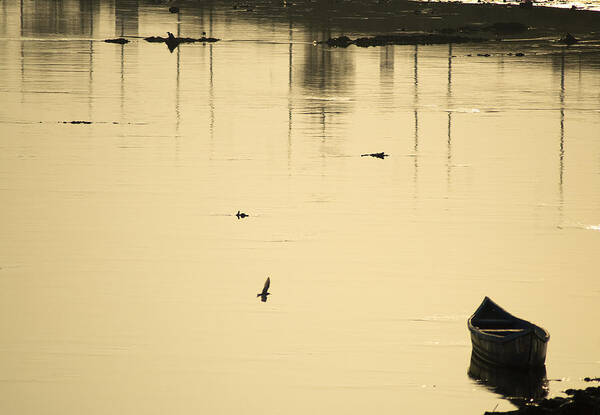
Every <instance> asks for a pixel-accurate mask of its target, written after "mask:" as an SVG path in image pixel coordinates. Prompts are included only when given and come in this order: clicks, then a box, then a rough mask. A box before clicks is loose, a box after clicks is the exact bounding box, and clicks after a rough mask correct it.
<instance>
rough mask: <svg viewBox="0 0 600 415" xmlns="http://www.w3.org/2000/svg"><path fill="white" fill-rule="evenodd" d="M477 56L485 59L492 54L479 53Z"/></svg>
mask: <svg viewBox="0 0 600 415" xmlns="http://www.w3.org/2000/svg"><path fill="white" fill-rule="evenodd" d="M477 56H484V57H486V58H487V57H489V56H490V54H489V53H478V54H477Z"/></svg>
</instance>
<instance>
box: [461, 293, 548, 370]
mask: <svg viewBox="0 0 600 415" xmlns="http://www.w3.org/2000/svg"><path fill="white" fill-rule="evenodd" d="M467 325H468V327H469V331H470V332H471V343H472V344H473V353H474V354H475V355H476V356H477V357H478V358H479V359H481V360H483V361H484V362H487V363H490V364H493V365H497V366H505V367H516V368H533V367H539V366H543V365H544V362H545V360H546V349H547V346H548V340H550V334H548V332H547V331H546V330H545V329H543V328H542V327H539V326H536V325H535V324H533V323H530V322H529V321H525V320H522V319H520V318H517V317H515V316H513V315H512V314H510V313H509V312H507V311H505V310H504V309H503V308H502V307H500V306H499V305H498V304H496V303H495V302H493V301H492V300H491V299H490V298H489V297H485V298H484V299H483V302H482V303H481V305H480V306H479V308H478V309H477V310H476V311H475V313H473V315H472V316H471V317H470V318H469V320H468V321H467Z"/></svg>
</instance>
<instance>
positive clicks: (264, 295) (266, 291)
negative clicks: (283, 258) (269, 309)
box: [256, 277, 271, 303]
mask: <svg viewBox="0 0 600 415" xmlns="http://www.w3.org/2000/svg"><path fill="white" fill-rule="evenodd" d="M270 285H271V277H267V280H266V281H265V286H264V287H263V289H262V291H261V292H260V293H258V294H256V296H257V297H260V301H262V302H263V303H265V302H267V296H268V295H271V293H270V292H269V286H270Z"/></svg>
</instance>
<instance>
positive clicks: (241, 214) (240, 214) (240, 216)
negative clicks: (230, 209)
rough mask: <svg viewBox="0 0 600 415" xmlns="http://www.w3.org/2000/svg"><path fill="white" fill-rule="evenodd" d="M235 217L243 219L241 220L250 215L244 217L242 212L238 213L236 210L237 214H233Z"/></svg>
mask: <svg viewBox="0 0 600 415" xmlns="http://www.w3.org/2000/svg"><path fill="white" fill-rule="evenodd" d="M235 216H237V218H238V219H243V218H247V217H248V216H250V215H246V214H245V213H244V212H240V211H239V210H238V212H237V213H236V214H235Z"/></svg>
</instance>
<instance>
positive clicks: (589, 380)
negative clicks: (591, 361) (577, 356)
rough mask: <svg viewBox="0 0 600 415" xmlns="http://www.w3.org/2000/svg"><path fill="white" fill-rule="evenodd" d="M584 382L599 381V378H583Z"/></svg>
mask: <svg viewBox="0 0 600 415" xmlns="http://www.w3.org/2000/svg"><path fill="white" fill-rule="evenodd" d="M583 380H584V381H586V382H600V378H583Z"/></svg>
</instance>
